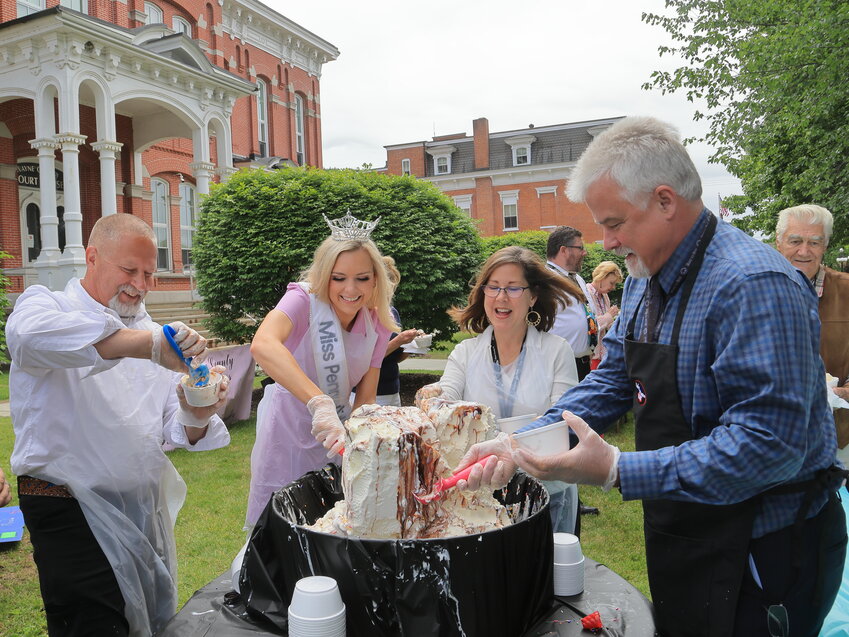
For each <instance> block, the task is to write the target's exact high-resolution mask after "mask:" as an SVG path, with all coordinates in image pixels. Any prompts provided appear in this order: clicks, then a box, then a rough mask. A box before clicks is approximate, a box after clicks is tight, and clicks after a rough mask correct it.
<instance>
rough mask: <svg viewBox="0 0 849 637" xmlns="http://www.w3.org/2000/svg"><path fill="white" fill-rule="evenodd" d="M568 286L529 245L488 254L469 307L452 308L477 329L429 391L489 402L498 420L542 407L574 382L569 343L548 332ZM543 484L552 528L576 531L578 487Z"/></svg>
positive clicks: (543, 409) (542, 410)
mask: <svg viewBox="0 0 849 637" xmlns="http://www.w3.org/2000/svg"><path fill="white" fill-rule="evenodd" d="M571 291H572V289H571V286H570V284H569V282H568V279H566V278H564V277H562V276H560V275H559V274H557V273H555V272H552V271H551V270H549V269H548V268H546V267H545V264H544V263H543V261H542V259H540V258H539V256H537V255H536V254H535V253H533V252H531V251H530V250H527V249H525V248H521V247H518V246H510V247H507V248H503V249H501V250H499V251H498V252H496V253H495V254H493V255H492V256H491V257H489V259H487V260H486V262H485V263H484V264H483V266H482V267H481V270H480V272H479V274H478V277H477V280H476V281H475V284H474V287H473V288H472V291H471V293H470V294H469V300H468V304H467V305H466V307H464V308H459V309H458V308H455V309H453V310H452V311H451V316H452V318H454V320H455V321H456V322H457V324H458V325H459V326H460V329H463V330H466V331H469V332H473V333H476V334H478V336H476V337H475V338H470V339H467V340H465V341H462V342H460V343H459V344H458V345H457V347H455V348H454V351H453V352H451V355H450V356H449V357H448V362H447V364H446V366H445V373H444V374H443V375H442V378H441V379H440V380H439V383H438V384H437V386H436V387H432V386H429V387H428V390H427V391H426V394H430V395H434V394H436V393H437V392H439V395H440V396H441V397H442V398H445V399H447V400H468V401H473V402H477V403H482V404H484V405H488V406H489V407H490V408H491V409H492V412H493V415H494V416H495V417H496V418H498V419H501V418H511V417H514V416H522V415H528V414H534V415H539V414H543V413H545V412H546V410H548V408H549V407H550V406H551V405H552V404H553V403H554V402H555V401H557V400H558V399H559V398H560V397H561V396H562V395H563V394H564V393H565V392H566V391H567V390H568V389H570V388H572V387H574V386H575V385H577V384H578V371H577V368H576V367H575V355H574V353H573V351H572V348H571V347H570V346H569V343H567V342H566V341H565V340H564V339H562V338H561V337H559V336H555V335H554V334H551V333H549V332H548V331H547V330H548V329H550V328H551V326H552V325H553V324H554V318H555V316H557V313H558V311H559V309H560V307H561V306H562V305H569V304H570V303H574V302H576V301H575V300H574V298H573V297H572V296H571ZM440 390H441V392H440ZM544 484H545V486H546V488H547V489H548V492H549V496H550V501H551V504H550V511H551V519H552V525H553V527H554V530H555V531H563V532H567V533H573V532H574V530H575V524H576V520H577V507H578V489H577V487H576V486H575V485H574V484H566V483H565V482H559V481H552V482H544Z"/></svg>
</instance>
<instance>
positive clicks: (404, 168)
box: [401, 159, 410, 175]
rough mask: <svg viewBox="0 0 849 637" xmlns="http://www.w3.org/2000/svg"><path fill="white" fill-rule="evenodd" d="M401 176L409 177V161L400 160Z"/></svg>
mask: <svg viewBox="0 0 849 637" xmlns="http://www.w3.org/2000/svg"><path fill="white" fill-rule="evenodd" d="M401 174H402V175H409V174H410V160H409V159H402V160H401Z"/></svg>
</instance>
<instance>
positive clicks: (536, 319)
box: [525, 306, 542, 327]
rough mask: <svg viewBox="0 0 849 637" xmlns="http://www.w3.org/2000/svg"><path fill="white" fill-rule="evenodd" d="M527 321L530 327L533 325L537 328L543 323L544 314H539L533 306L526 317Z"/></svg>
mask: <svg viewBox="0 0 849 637" xmlns="http://www.w3.org/2000/svg"><path fill="white" fill-rule="evenodd" d="M525 321H526V322H527V324H528V325H533V326H534V327H536V326H537V325H539V324H540V321H542V314H540V313H539V312H537V311H536V310H535V309H534V307H533V306H531V309H530V310H528V315H527V316H526V317H525Z"/></svg>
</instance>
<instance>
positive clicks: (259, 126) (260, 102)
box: [256, 79, 268, 157]
mask: <svg viewBox="0 0 849 637" xmlns="http://www.w3.org/2000/svg"><path fill="white" fill-rule="evenodd" d="M256 87H257V91H256V130H257V138H258V141H259V154H260V157H268V84H266V83H265V80H260V79H257V81H256Z"/></svg>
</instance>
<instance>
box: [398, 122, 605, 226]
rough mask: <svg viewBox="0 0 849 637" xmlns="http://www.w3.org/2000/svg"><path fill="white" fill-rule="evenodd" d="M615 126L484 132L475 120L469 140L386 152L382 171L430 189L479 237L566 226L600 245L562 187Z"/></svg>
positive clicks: (459, 137)
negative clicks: (473, 225) (472, 224)
mask: <svg viewBox="0 0 849 637" xmlns="http://www.w3.org/2000/svg"><path fill="white" fill-rule="evenodd" d="M619 119H621V118H618V117H614V118H610V119H602V120H594V121H589V122H578V123H573V124H558V125H555V126H541V127H539V128H536V127H534V126H530V127H529V128H526V129H522V130H512V131H504V132H500V133H490V132H489V122H488V121H487V119H486V118H484V117H481V118H479V119H476V120H474V121H473V122H472V131H473V133H472V136H471V137H469V136H467V135H466V134H465V133H458V134H455V135H441V136H438V137H434V138H433V139H432V140H431V141H429V142H412V143H407V144H393V145H391V146H385V148H386V167H385V168H383V169H382V170H383V171H385V172H388V173H390V174H393V175H414V176H416V177H420V178H422V179H427V180H428V181H431V182H433V183H434V184H435V185H436V186H437V187H438V188H439V189H440V190H441V191H442V192H444V193H445V194H446V195H448V196H450V197H452V198H453V199H454V203H455V204H456V205H457V207H459V208H461V209H462V210H464V211H466V212H467V213H468V214H469V215H470V216H471V217H472V218H473V219H476V220H478V224H479V225H478V228H479V230H480V233H481V234H482V235H483V236H493V235H500V234H504V233H507V232H515V231H518V230H551V229H553V228H554V227H556V226H560V225H569V226H573V227H575V228H578V229H579V230H581V232H582V233H583V235H584V241H586V242H592V241H599V240H601V231H600V229H599V228H598V226H596V224H595V223H594V222H593V220H592V217H591V216H590V213H589V210H588V209H587V207H586V206H585V205H583V204H576V203H573V202H571V201H569V199H568V198H567V197H566V182H567V180H568V178H569V174H570V173H571V171H572V168H573V167H574V166H575V162H576V161H577V160H578V157H580V156H581V153H583V152H584V149H585V148H586V147H587V146H588V145H589V143H590V142H591V141H592V139H593V137H595V136H596V135H598V134H599V133H600V132H601V131H603V130H604V129H605V128H607V127H608V126H610V125H611V124H613V123H614V122H616V121H617V120H619Z"/></svg>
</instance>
